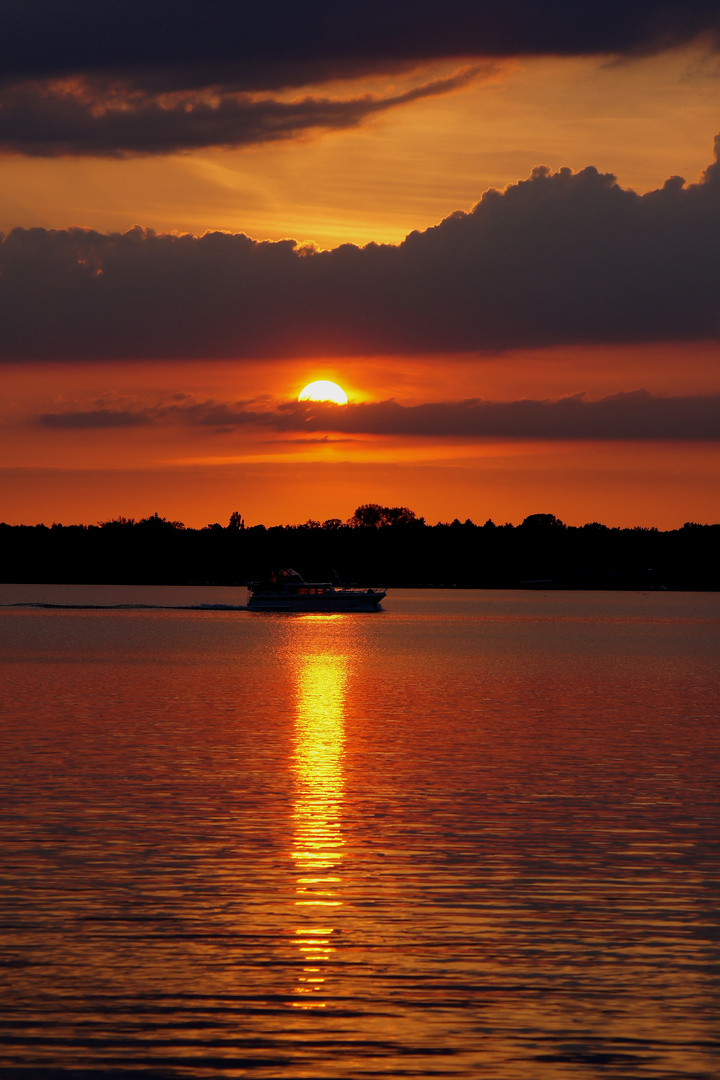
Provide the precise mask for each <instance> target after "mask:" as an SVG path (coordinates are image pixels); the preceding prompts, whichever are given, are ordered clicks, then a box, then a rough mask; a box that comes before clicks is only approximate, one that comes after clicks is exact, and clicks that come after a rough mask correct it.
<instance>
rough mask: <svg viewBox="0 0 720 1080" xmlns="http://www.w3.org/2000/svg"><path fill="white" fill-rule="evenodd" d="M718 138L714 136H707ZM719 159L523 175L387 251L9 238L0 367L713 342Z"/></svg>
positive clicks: (229, 240) (3, 266)
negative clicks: (628, 181)
mask: <svg viewBox="0 0 720 1080" xmlns="http://www.w3.org/2000/svg"><path fill="white" fill-rule="evenodd" d="M718 145H720V140H719V141H718ZM719 298H720V166H719V165H718V164H715V165H713V166H711V167H710V168H709V169H708V170H707V172H706V174H705V177H704V179H703V181H702V182H701V183H699V184H694V185H690V186H685V185H684V182H683V181H682V179H680V178H678V177H673V178H671V179H670V180H668V181H667V182H666V183H665V185H664V187H663V188H662V189H661V190H658V191H652V192H649V193H647V194H645V195H642V196H641V195H637V194H635V193H634V192H632V191H626V190H623V189H622V188H621V187H620V186H619V185H618V184H617V183H616V182H615V179H614V177H613V176H611V175H609V174H600V173H598V172H597V171H596V170H595V169H593V168H587V169H584V170H583V171H582V172H579V173H575V174H573V173H571V172H570V170H569V169H563V170H561V171H560V172H558V173H555V174H552V173H550V172H549V171H548V170H547V169H544V168H539V169H537V170H535V171H534V173H533V175H532V176H531V178H530V179H529V180H526V181H523V182H521V183H518V184H514V185H512V186H511V187H509V188H507V189H506V190H505V191H504V192H499V191H494V190H491V191H488V192H486V193H485V195H484V196H483V198H482V199H481V200H480V202H479V203H478V204H477V206H476V207H475V208H474V209H473V210H472V211H471V212H470V213H462V212H459V211H458V212H456V213H454V214H452V215H451V216H450V217H449V218H447V219H446V220H445V221H443V222H442V223H441V224H440V225H438V226H436V227H434V228H431V229H428V230H427V231H426V232H423V233H420V232H415V233H411V234H410V236H408V237H407V238H406V240H405V241H404V242H403V243H402V244H400V245H398V246H392V245H377V244H370V245H368V246H367V247H365V248H362V249H361V248H357V247H355V246H353V245H350V244H346V245H343V246H341V247H339V248H337V249H335V250H333V251H325V252H318V251H315V250H312V249H308V248H299V247H298V246H297V245H296V244H295V243H294V242H293V241H291V240H286V241H280V242H277V243H270V242H256V241H253V240H250V239H249V238H248V237H247V236H244V235H242V234H227V233H209V234H206V235H205V236H202V237H193V236H172V235H156V234H154V233H152V232H150V231H144V230H142V229H140V228H136V229H133V230H131V231H130V232H128V233H125V234H122V235H121V234H117V233H113V234H109V235H104V234H101V233H97V232H94V231H92V230H82V229H69V230H45V229H40V228H38V229H16V230H14V231H13V232H11V233H10V234H9V235H8V236H7V237H6V238H5V239H4V241H3V243H2V244H1V245H0V357H2V358H4V359H7V360H17V359H24V358H28V359H39V360H49V359H81V358H82V359H102V358H120V359H123V358H133V357H137V358H147V359H153V358H161V357H177V358H183V357H237V358H241V357H267V358H269V359H272V358H274V357H280V356H283V357H288V356H292V357H313V358H315V357H319V356H362V355H377V354H385V355H388V354H408V353H410V354H418V353H439V354H442V353H445V352H470V351H500V350H503V349H508V348H518V347H519V348H523V347H525V348H535V347H542V346H548V345H556V344H572V343H591V342H596V343H603V342H605V343H613V342H660V341H673V340H674V341H679V340H693V339H694V340H698V339H717V338H718V337H720V299H719Z"/></svg>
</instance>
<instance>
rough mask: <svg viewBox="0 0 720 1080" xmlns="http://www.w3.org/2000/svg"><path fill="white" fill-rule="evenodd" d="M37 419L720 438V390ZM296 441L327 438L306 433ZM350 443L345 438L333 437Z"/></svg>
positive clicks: (383, 432)
mask: <svg viewBox="0 0 720 1080" xmlns="http://www.w3.org/2000/svg"><path fill="white" fill-rule="evenodd" d="M37 422H38V423H39V424H40V425H42V426H44V427H53V428H76V429H82V428H99V427H108V428H117V427H123V426H128V427H130V426H141V425H149V424H167V423H174V424H182V425H189V426H203V427H213V428H216V429H218V428H219V429H222V430H224V431H228V430H229V431H232V430H234V429H237V428H256V429H263V428H265V429H267V428H271V429H274V430H275V431H278V432H288V433H294V432H303V433H311V432H312V433H315V432H318V433H319V432H325V433H328V432H332V433H336V434H343V435H375V436H408V437H453V436H454V437H457V438H471V439H473V438H474V439H478V438H491V437H492V438H512V439H515V438H517V439H581V440H583V439H622V440H626V439H666V440H667V439H671V440H672V439H676V440H695V441H697V440H703V441H705V440H717V439H720V395H705V396H702V395H697V396H692V397H658V396H655V395H653V394H650V393H648V391H646V390H636V391H633V392H630V393H619V394H612V395H610V396H608V397H604V398H601V399H599V400H592V399H590V398H588V397H586V396H585V395H583V394H574V395H572V396H570V397H564V398H559V399H557V400H519V401H484V400H482V399H478V398H472V399H469V400H466V401H457V402H432V403H427V404H422V405H402V404H401V403H399V402H397V401H394V400H389V401H380V402H364V403H358V404H349V405H347V406H337V405H332V404H328V403H319V402H316V403H311V404H309V403H305V402H288V403H285V404H282V405H280V406H279V407H277V408H268V409H252V408H248V407H247V406H246V404H244V403H238V404H237V405H233V404H229V403H219V402H215V401H192V400H190V399H188V400H186V401H185V402H182V403H179V404H159V405H156V406H154V407H149V408H129V409H125V410H121V409H117V408H104V409H103V408H92V409H88V410H87V411H78V410H72V411H67V412H56V413H45V414H43V415H41V416H39V417H38V419H37ZM292 441H293V442H298V441H300V442H307V443H324V442H327V441H328V438H327V435H325V436H324V437H322V438H320V437H313V436H312V435H309V434H308V435H304V437H303V438H302V439H299V440H298V439H293V440H292ZM330 441H332V442H335V441H345V440H335V439H332V440H330Z"/></svg>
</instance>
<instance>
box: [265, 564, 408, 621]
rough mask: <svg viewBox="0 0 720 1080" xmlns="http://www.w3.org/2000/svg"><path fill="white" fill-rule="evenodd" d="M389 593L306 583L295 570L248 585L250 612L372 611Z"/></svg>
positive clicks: (314, 582) (319, 583)
mask: <svg viewBox="0 0 720 1080" xmlns="http://www.w3.org/2000/svg"><path fill="white" fill-rule="evenodd" d="M386 594H387V589H385V588H383V587H382V586H379V587H377V588H374V589H358V588H347V587H346V586H344V585H334V584H333V583H332V582H330V581H305V579H304V578H302V577H301V576H300V574H298V573H297V572H296V571H295V570H276V571H274V572H273V573H272V574H271V576H270V579H269V581H252V582H250V583H249V584H248V605H247V606H248V610H250V611H333V612H334V611H373V610H375V609H376V608H378V607H379V605H380V602H381V601H382V600H384V599H385V596H386Z"/></svg>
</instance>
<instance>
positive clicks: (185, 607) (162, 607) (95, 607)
mask: <svg viewBox="0 0 720 1080" xmlns="http://www.w3.org/2000/svg"><path fill="white" fill-rule="evenodd" d="M0 608H42V609H43V610H51V611H54V610H59V611H247V610H248V609H247V605H246V604H44V603H40V602H38V601H33V600H26V601H18V602H16V603H13V604H0Z"/></svg>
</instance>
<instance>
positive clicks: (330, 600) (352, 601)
mask: <svg viewBox="0 0 720 1080" xmlns="http://www.w3.org/2000/svg"><path fill="white" fill-rule="evenodd" d="M385 595H386V594H385V592H372V593H364V592H353V593H337V592H336V593H334V594H330V595H319V596H263V595H260V596H258V595H252V596H250V597H249V599H248V605H247V606H248V611H298V612H307V611H315V612H318V611H319V612H342V611H376V610H377V608H378V607H379V606H380V603H381V602H382V601H383V600H384V599H385Z"/></svg>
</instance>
